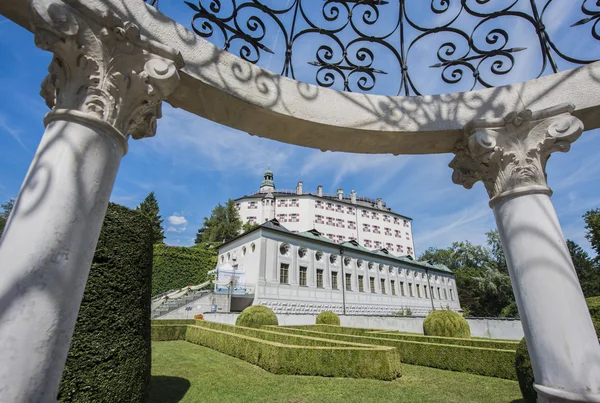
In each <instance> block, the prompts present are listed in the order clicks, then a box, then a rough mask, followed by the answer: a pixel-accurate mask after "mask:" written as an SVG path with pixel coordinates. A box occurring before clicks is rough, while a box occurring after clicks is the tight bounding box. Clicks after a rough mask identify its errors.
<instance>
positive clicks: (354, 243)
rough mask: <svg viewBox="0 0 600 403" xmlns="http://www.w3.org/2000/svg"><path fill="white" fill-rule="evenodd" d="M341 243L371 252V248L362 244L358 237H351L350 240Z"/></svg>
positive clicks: (351, 247) (347, 246)
mask: <svg viewBox="0 0 600 403" xmlns="http://www.w3.org/2000/svg"><path fill="white" fill-rule="evenodd" d="M340 245H342V246H345V247H346V248H350V249H356V250H359V251H361V252H371V251H370V250H368V249H367V248H365V247H364V246H361V245H360V244H359V243H358V241H357V240H356V239H351V240H349V241H346V242H342V243H341V244H340Z"/></svg>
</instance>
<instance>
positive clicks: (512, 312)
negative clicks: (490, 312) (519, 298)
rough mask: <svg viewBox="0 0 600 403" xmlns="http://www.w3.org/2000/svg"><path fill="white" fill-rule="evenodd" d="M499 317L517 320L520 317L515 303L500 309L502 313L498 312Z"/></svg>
mask: <svg viewBox="0 0 600 403" xmlns="http://www.w3.org/2000/svg"><path fill="white" fill-rule="evenodd" d="M500 317H501V318H517V319H518V318H519V317H520V316H519V309H518V308H517V303H516V302H515V301H513V302H511V303H510V304H508V305H506V306H505V307H504V308H502V311H501V312H500Z"/></svg>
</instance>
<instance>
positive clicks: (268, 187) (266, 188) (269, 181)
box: [259, 166, 275, 193]
mask: <svg viewBox="0 0 600 403" xmlns="http://www.w3.org/2000/svg"><path fill="white" fill-rule="evenodd" d="M274 191H275V182H273V171H271V166H269V168H268V169H267V170H266V171H265V175H264V179H263V181H262V182H261V184H260V190H259V192H260V193H269V192H274Z"/></svg>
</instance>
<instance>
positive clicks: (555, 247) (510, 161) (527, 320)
mask: <svg viewBox="0 0 600 403" xmlns="http://www.w3.org/2000/svg"><path fill="white" fill-rule="evenodd" d="M573 109H574V108H573V106H571V105H559V106H557V107H553V108H548V109H544V110H541V111H535V112H532V111H530V110H525V111H523V112H521V113H518V114H517V113H511V114H509V115H507V116H506V118H504V119H494V120H479V121H474V122H471V123H470V124H469V125H468V126H467V127H466V128H465V138H464V141H463V142H462V143H460V144H458V145H457V148H456V151H455V154H456V157H455V158H454V160H453V161H452V162H451V163H450V167H451V168H453V169H454V174H453V176H452V179H453V181H454V182H455V183H458V184H462V185H463V186H464V187H466V188H467V189H470V188H471V187H472V186H473V184H474V183H475V182H477V181H479V180H481V181H482V182H483V184H484V185H485V188H486V190H487V192H488V194H489V196H490V206H491V207H492V210H493V211H494V215H495V217H496V223H497V225H498V231H499V232H500V237H501V239H502V249H503V250H504V254H505V255H506V262H507V264H508V269H509V273H510V278H511V281H512V285H513V290H514V292H515V297H516V301H517V306H518V308H519V314H520V316H521V320H522V323H523V330H524V332H525V337H526V339H527V345H528V348H529V353H530V355H531V361H532V364H533V371H534V374H535V381H536V384H535V388H536V390H537V392H538V401H539V402H600V345H599V343H598V338H597V337H596V333H595V331H594V327H593V325H592V321H591V318H590V314H589V312H588V309H587V306H586V303H585V299H584V296H583V293H582V291H581V287H580V285H579V281H578V279H577V275H576V273H575V269H574V268H573V263H572V261H571V257H570V255H569V251H568V249H567V245H566V242H565V240H564V236H563V233H562V230H561V228H560V224H559V222H558V219H557V216H556V212H555V211H554V207H553V205H552V202H551V201H550V196H551V194H552V191H551V190H550V189H549V188H548V186H547V184H546V174H545V167H546V162H547V160H548V158H549V157H550V154H551V153H552V152H555V151H563V152H566V151H568V150H569V147H570V144H571V143H572V142H573V141H575V140H576V139H577V138H578V137H579V136H580V135H581V132H582V131H583V124H582V123H581V121H580V120H579V119H577V118H576V117H574V116H572V115H571V112H572V111H573Z"/></svg>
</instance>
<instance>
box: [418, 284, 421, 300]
mask: <svg viewBox="0 0 600 403" xmlns="http://www.w3.org/2000/svg"><path fill="white" fill-rule="evenodd" d="M417 297H419V298H421V286H420V285H419V284H417Z"/></svg>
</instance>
